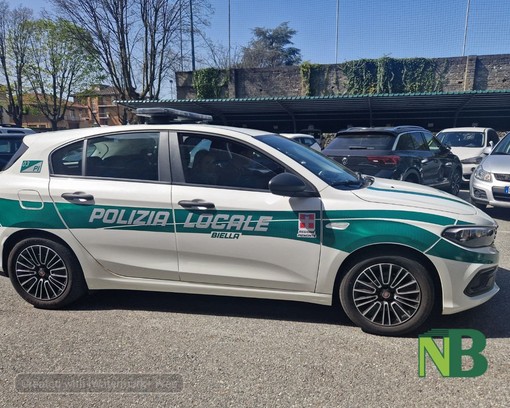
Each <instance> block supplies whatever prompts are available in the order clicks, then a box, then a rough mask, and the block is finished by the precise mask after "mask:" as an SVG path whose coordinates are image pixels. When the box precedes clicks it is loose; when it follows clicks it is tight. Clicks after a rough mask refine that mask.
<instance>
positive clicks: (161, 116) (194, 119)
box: [135, 108, 213, 125]
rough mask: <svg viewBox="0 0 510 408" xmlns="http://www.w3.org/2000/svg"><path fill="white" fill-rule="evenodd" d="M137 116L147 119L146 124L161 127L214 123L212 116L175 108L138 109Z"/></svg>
mask: <svg viewBox="0 0 510 408" xmlns="http://www.w3.org/2000/svg"><path fill="white" fill-rule="evenodd" d="M135 114H136V116H139V117H142V118H146V119H145V123H148V124H154V125H161V124H168V123H209V122H212V120H213V117H212V116H211V115H203V114H201V113H195V112H188V111H183V110H179V109H173V108H138V109H136V111H135Z"/></svg>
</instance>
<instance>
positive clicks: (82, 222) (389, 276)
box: [0, 110, 499, 335]
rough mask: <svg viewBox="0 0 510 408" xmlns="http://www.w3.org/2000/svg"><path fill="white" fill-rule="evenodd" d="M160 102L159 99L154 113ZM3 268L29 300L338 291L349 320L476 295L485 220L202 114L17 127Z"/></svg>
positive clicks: (315, 299)
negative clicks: (44, 129)
mask: <svg viewBox="0 0 510 408" xmlns="http://www.w3.org/2000/svg"><path fill="white" fill-rule="evenodd" d="M165 112H167V113H168V112H169V111H168V110H167V111H165ZM0 186H1V187H0V189H1V195H0V206H1V209H0V244H1V256H0V259H1V265H2V270H3V271H4V273H5V274H7V275H8V276H9V277H10V279H11V281H12V284H13V286H14V288H15V289H16V290H17V292H18V293H19V294H20V295H21V296H22V297H23V298H24V299H25V300H26V301H28V302H30V303H31V304H33V305H35V306H36V307H40V308H48V309H53V308H58V307H62V306H64V305H67V304H69V303H71V302H73V301H75V300H77V299H78V298H80V297H82V296H83V295H84V294H86V293H87V291H88V290H98V289H127V290H130V289H133V290H147V291H165V292H182V293H193V294H212V295H225V296H243V297H257V298H270V299H287V300H294V301H304V302H312V303H319V304H325V305H331V304H333V303H335V300H336V299H338V300H339V301H340V304H341V305H342V307H343V308H344V310H345V312H346V313H347V315H348V316H349V318H350V319H351V320H352V321H353V322H355V323H356V324H357V325H359V326H360V327H362V328H363V329H364V330H366V331H368V332H372V333H378V334H388V335H389V334H392V335H398V334H403V333H406V332H409V331H412V330H416V329H417V328H418V327H419V326H421V325H422V324H423V323H424V322H425V320H426V319H427V318H428V317H429V316H430V315H431V313H432V311H433V310H434V309H435V308H436V307H437V308H438V309H439V310H442V313H444V314H451V313H456V312H460V311H462V310H466V309H469V308H472V307H475V306H477V305H479V304H481V303H484V302H486V301H487V300H489V299H490V298H491V297H492V296H494V295H495V294H496V292H497V291H498V290H499V288H498V286H497V285H496V283H495V275H496V270H497V268H498V257H499V255H498V251H497V250H496V248H495V247H494V239H495V236H496V229H497V225H496V223H495V222H494V221H493V220H492V219H491V218H490V217H489V216H487V215H486V214H485V213H483V212H481V211H480V210H478V209H476V208H475V207H473V206H472V205H471V204H469V203H467V202H465V201H463V200H461V199H459V198H457V197H454V196H452V195H449V194H447V193H444V192H441V191H438V190H435V189H432V188H427V187H423V186H420V185H415V184H409V183H404V182H398V181H394V180H383V179H374V178H371V177H363V176H361V175H359V174H355V173H352V172H351V171H349V170H348V169H346V168H344V167H342V166H341V165H340V164H338V163H336V162H334V161H331V160H330V159H328V158H326V157H325V156H323V155H321V154H320V153H317V152H315V151H312V150H310V149H308V148H306V147H305V146H302V145H299V144H297V143H294V142H292V141H291V140H288V139H286V138H284V137H281V136H278V135H274V134H269V133H267V132H262V131H256V130H249V129H240V128H229V127H221V126H212V125H206V124H190V123H180V124H164V125H159V124H145V125H130V126H119V127H101V128H89V129H77V130H68V131H59V132H54V133H47V134H44V135H29V136H26V137H25V138H24V144H23V146H22V147H21V149H20V150H19V151H18V153H17V154H16V156H15V157H13V159H12V160H11V161H10V163H9V164H8V165H7V168H6V169H5V170H4V171H3V172H2V173H0Z"/></svg>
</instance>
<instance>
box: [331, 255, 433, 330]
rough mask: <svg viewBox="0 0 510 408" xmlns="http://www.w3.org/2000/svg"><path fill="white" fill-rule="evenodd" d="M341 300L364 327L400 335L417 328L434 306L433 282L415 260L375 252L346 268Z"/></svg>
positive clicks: (356, 320) (341, 285) (353, 317)
mask: <svg viewBox="0 0 510 408" xmlns="http://www.w3.org/2000/svg"><path fill="white" fill-rule="evenodd" d="M340 303H341V304H342V307H343V309H344V310H345V313H346V314H347V316H348V317H349V318H350V319H351V320H352V321H353V323H355V324H357V325H358V326H360V327H361V328H362V329H363V330H364V331H366V332H369V333H374V334H381V335H402V334H405V333H408V332H411V331H414V330H416V329H418V328H419V327H420V326H421V325H422V324H423V323H424V322H425V320H426V319H427V318H428V317H429V316H430V314H431V312H432V308H433V306H434V285H433V283H432V280H431V278H430V276H429V274H428V273H427V270H426V269H425V268H424V267H423V266H422V265H421V264H420V263H418V262H417V261H415V260H414V259H410V258H404V257H401V256H376V257H373V258H371V259H367V260H364V261H362V262H360V263H358V264H356V265H354V266H353V267H351V269H350V270H349V271H348V272H347V274H346V275H345V277H344V278H343V279H342V281H341V284H340Z"/></svg>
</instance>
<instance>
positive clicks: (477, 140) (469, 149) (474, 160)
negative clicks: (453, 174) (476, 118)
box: [436, 127, 499, 182]
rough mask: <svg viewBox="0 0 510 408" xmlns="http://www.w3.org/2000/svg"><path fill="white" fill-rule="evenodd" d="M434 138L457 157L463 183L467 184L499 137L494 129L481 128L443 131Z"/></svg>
mask: <svg viewBox="0 0 510 408" xmlns="http://www.w3.org/2000/svg"><path fill="white" fill-rule="evenodd" d="M436 137H437V138H438V139H439V141H440V142H441V143H443V144H444V145H446V146H448V147H450V149H451V151H452V153H454V154H456V155H457V156H458V157H459V159H460V161H461V163H462V180H463V181H465V182H469V179H470V178H471V174H472V173H473V170H474V169H475V167H476V166H478V165H479V164H480V163H481V161H482V159H483V158H484V157H485V156H487V155H488V154H489V153H490V152H491V150H492V148H493V147H494V146H496V144H497V143H498V142H499V135H498V133H497V132H496V131H495V130H494V129H491V128H483V127H460V128H450V129H443V130H441V132H439V133H438V134H437V135H436Z"/></svg>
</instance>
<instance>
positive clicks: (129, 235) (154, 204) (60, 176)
mask: <svg viewBox="0 0 510 408" xmlns="http://www.w3.org/2000/svg"><path fill="white" fill-rule="evenodd" d="M160 140H163V141H164V143H161V142H160ZM165 146H166V148H165ZM161 150H163V151H161ZM158 152H159V153H158ZM158 156H162V157H163V158H165V157H166V159H163V160H166V173H167V174H166V175H165V166H164V163H165V161H162V162H158ZM82 163H83V164H82ZM51 170H52V175H51V178H50V192H51V196H52V199H53V201H54V203H55V205H56V208H57V209H58V212H59V214H60V216H61V217H62V220H63V221H64V223H65V224H66V225H67V227H68V228H69V230H70V231H71V232H72V234H73V235H74V237H75V238H76V239H77V240H78V241H79V242H80V243H81V244H82V245H83V247H84V248H85V249H86V250H87V251H88V252H89V253H90V254H91V255H92V256H93V257H94V258H95V259H96V260H97V261H98V262H99V263H100V264H101V265H103V267H105V268H106V269H107V270H109V271H111V272H113V273H115V274H118V275H123V276H130V277H147V278H156V279H171V280H178V279H179V274H178V268H177V254H176V244H175V232H174V228H173V220H172V211H171V208H170V194H171V186H170V183H169V180H168V179H169V172H170V168H169V164H168V142H167V136H166V133H161V134H160V133H159V132H154V131H144V132H123V133H114V134H107V135H103V136H100V137H94V138H90V139H87V140H86V141H85V142H84V141H79V142H76V143H73V144H71V145H67V146H64V147H62V148H61V149H59V150H57V151H55V152H54V153H53V154H52V156H51ZM165 177H166V178H167V180H166V182H165V180H164V179H165Z"/></svg>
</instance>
